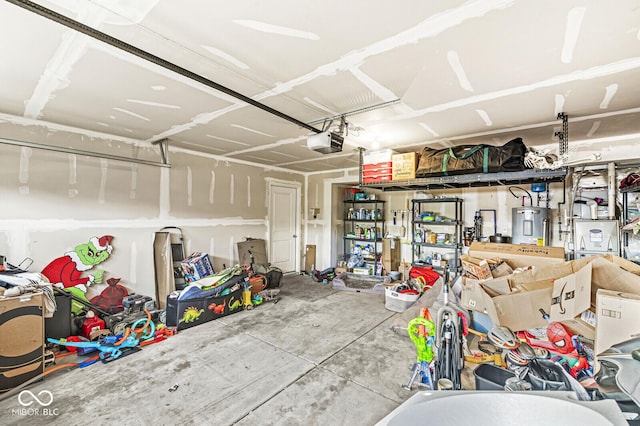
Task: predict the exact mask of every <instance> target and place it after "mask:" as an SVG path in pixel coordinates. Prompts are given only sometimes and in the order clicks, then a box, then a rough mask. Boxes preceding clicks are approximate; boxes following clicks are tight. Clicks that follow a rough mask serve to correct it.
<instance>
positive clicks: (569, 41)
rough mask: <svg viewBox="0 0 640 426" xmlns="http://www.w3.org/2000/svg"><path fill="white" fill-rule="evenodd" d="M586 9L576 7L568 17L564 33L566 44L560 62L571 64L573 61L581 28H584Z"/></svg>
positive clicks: (563, 45) (563, 46)
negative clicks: (583, 21) (583, 20)
mask: <svg viewBox="0 0 640 426" xmlns="http://www.w3.org/2000/svg"><path fill="white" fill-rule="evenodd" d="M585 11H586V9H585V8H584V7H574V8H573V9H571V10H570V11H569V14H568V15H567V26H566V28H565V33H564V43H563V44H562V53H561V56H560V60H561V61H562V62H563V63H565V64H570V63H571V61H572V60H573V51H574V49H575V47H576V43H577V42H578V35H579V34H580V27H582V18H584V12H585Z"/></svg>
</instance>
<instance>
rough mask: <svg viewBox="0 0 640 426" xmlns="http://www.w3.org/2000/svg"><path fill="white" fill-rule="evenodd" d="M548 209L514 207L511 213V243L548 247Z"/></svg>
mask: <svg viewBox="0 0 640 426" xmlns="http://www.w3.org/2000/svg"><path fill="white" fill-rule="evenodd" d="M550 225H551V223H550V222H549V209H548V208H546V207H514V208H513V209H512V211H511V243H512V244H535V245H539V246H548V245H549V243H550V241H549V236H550V234H549V226H550Z"/></svg>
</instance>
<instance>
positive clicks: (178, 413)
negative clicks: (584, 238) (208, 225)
mask: <svg viewBox="0 0 640 426" xmlns="http://www.w3.org/2000/svg"><path fill="white" fill-rule="evenodd" d="M281 289H282V290H281V300H280V301H279V302H278V303H277V304H273V303H264V304H263V305H261V306H258V307H256V308H255V309H253V310H250V311H243V312H239V313H236V314H233V315H230V316H227V317H224V318H221V319H218V320H215V321H212V322H209V323H206V324H202V325H200V326H197V327H194V328H190V329H187V330H183V331H181V332H180V333H178V334H177V335H175V336H173V337H171V338H169V339H168V340H166V341H163V342H159V343H157V344H153V345H149V346H146V347H144V348H143V349H142V350H141V351H140V352H138V353H135V354H131V355H129V356H127V357H123V358H121V359H118V360H116V361H114V362H111V363H108V364H103V363H96V364H94V365H92V366H89V367H87V368H84V369H74V370H69V371H60V372H56V373H53V374H52V375H50V376H48V377H47V378H46V379H45V380H44V381H41V382H38V383H36V384H34V385H31V386H30V387H28V389H29V390H30V391H31V392H32V393H33V394H35V395H38V393H39V392H41V391H43V390H48V391H50V392H51V393H52V395H53V402H52V403H51V405H49V406H48V407H46V408H48V413H49V415H46V416H45V415H43V413H42V412H43V410H42V408H41V409H40V415H33V414H31V415H30V414H29V413H27V414H26V415H25V414H24V410H23V413H22V414H20V413H19V412H16V411H15V410H16V409H21V408H23V407H22V405H20V403H19V401H18V396H17V395H14V396H11V397H9V398H7V399H5V400H4V401H2V402H0V416H1V417H0V418H1V419H2V421H0V423H2V424H5V425H14V424H15V425H18V424H19V425H23V424H29V425H41V424H42V425H44V424H50V423H60V424H65V425H85V424H86V423H87V422H98V423H101V424H106V423H107V422H109V423H111V422H115V423H118V424H148V425H177V424H180V425H182V424H184V425H187V424H211V425H214V424H215V425H231V424H237V425H299V424H305V425H373V424H375V423H376V422H377V421H378V420H380V419H382V418H383V417H384V416H385V415H387V414H388V413H389V412H391V411H392V410H394V409H395V408H396V407H397V406H398V405H400V404H401V403H402V402H404V401H405V400H406V399H408V398H409V397H410V396H411V395H412V394H413V393H415V392H416V391H417V390H416V389H415V386H414V390H413V391H412V392H409V391H405V390H403V389H402V387H401V386H402V384H404V383H406V382H407V380H408V378H409V367H410V365H411V363H412V362H413V361H414V360H415V356H416V352H415V347H414V346H413V344H412V343H411V341H410V340H409V339H408V338H404V337H401V336H399V335H397V334H395V333H394V332H393V331H391V323H392V322H393V318H394V316H395V315H397V314H396V313H394V312H391V311H388V310H386V309H385V307H384V296H382V295H374V294H366V293H352V292H348V291H336V290H333V289H332V288H331V284H329V285H323V284H320V283H316V282H314V281H313V280H311V278H310V277H306V276H297V275H290V276H285V277H284V278H283V280H282V283H281ZM64 362H67V361H65V360H64V358H63V359H62V360H61V361H58V364H61V363H64ZM467 381H468V380H467ZM172 387H177V388H176V389H175V390H174V391H170V389H171V388H172ZM464 387H465V389H468V387H467V386H464ZM25 399H29V398H28V397H27V398H25ZM36 405H37V403H36V402H34V403H33V406H34V407H35V406H36ZM12 410H13V411H12Z"/></svg>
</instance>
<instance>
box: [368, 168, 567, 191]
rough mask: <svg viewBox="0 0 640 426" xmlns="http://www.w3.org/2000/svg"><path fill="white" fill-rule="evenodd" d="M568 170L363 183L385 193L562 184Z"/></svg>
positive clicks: (532, 170) (530, 170) (534, 170)
mask: <svg viewBox="0 0 640 426" xmlns="http://www.w3.org/2000/svg"><path fill="white" fill-rule="evenodd" d="M566 176H567V168H566V167H563V168H559V169H554V170H543V169H526V170H521V171H517V172H498V173H473V174H462V175H451V176H435V177H426V178H416V179H409V180H394V181H390V182H376V183H361V184H360V186H361V187H362V188H371V189H381V190H383V191H410V190H418V189H452V188H468V187H482V186H502V185H516V184H528V183H537V182H562V181H563V180H564V179H565V177H566Z"/></svg>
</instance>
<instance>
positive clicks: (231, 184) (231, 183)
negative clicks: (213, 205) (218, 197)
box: [229, 173, 236, 205]
mask: <svg viewBox="0 0 640 426" xmlns="http://www.w3.org/2000/svg"><path fill="white" fill-rule="evenodd" d="M235 178H236V177H235V175H234V174H233V173H231V177H230V179H229V204H231V205H233V200H234V195H235V193H236V189H235Z"/></svg>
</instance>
